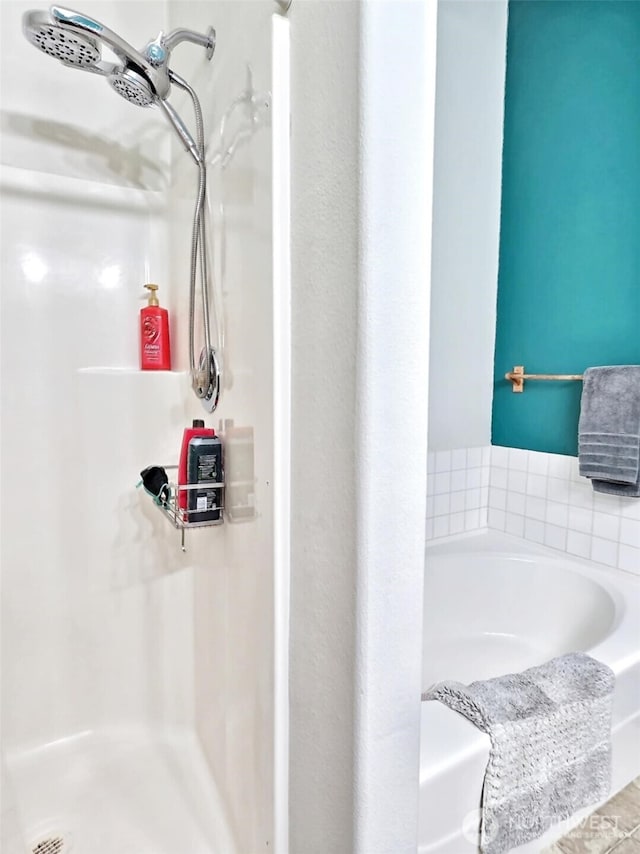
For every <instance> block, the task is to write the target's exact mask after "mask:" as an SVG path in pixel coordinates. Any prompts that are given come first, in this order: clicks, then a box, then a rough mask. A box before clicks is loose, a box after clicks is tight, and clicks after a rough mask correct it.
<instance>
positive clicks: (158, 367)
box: [140, 285, 171, 371]
mask: <svg viewBox="0 0 640 854" xmlns="http://www.w3.org/2000/svg"><path fill="white" fill-rule="evenodd" d="M145 288H147V290H148V291H149V304H148V305H146V306H145V307H144V308H141V309H140V368H141V370H143V371H170V370H171V343H170V341H169V312H168V311H167V309H166V308H161V307H160V303H159V302H158V297H157V296H156V291H157V290H158V286H157V285H145Z"/></svg>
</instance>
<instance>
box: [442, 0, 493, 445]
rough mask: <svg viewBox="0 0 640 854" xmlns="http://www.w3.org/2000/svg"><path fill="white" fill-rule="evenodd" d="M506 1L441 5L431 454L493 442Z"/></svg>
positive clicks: (460, 0)
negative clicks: (492, 418)
mask: <svg viewBox="0 0 640 854" xmlns="http://www.w3.org/2000/svg"><path fill="white" fill-rule="evenodd" d="M506 24H507V2H506V0H473V2H469V0H439V3H438V47H437V89H436V133H435V166H434V192H433V261H432V297H431V300H432V301H431V344H430V346H431V376H430V392H429V450H431V451H443V450H450V449H452V448H464V447H476V446H481V445H487V444H489V442H490V440H491V401H492V398H493V354H494V344H495V313H496V296H497V284H498V241H499V233H500V188H501V175H502V126H503V107H504V76H505V59H506Z"/></svg>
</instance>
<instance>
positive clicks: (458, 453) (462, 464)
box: [451, 448, 467, 471]
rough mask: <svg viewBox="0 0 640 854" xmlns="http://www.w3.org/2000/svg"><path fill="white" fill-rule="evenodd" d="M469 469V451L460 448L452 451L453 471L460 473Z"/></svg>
mask: <svg viewBox="0 0 640 854" xmlns="http://www.w3.org/2000/svg"><path fill="white" fill-rule="evenodd" d="M466 468H467V449H466V448H460V449H458V450H455V451H451V471H459V470H460V469H466Z"/></svg>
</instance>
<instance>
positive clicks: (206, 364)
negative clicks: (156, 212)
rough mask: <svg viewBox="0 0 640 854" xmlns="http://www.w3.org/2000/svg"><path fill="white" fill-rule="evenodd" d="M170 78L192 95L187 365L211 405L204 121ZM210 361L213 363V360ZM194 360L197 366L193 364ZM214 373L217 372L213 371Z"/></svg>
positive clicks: (213, 381) (198, 108) (195, 100)
mask: <svg viewBox="0 0 640 854" xmlns="http://www.w3.org/2000/svg"><path fill="white" fill-rule="evenodd" d="M169 77H170V78H171V81H172V82H173V83H175V84H176V85H177V86H178V87H180V88H181V89H184V91H185V92H187V93H188V94H189V96H190V98H191V101H192V103H193V111H194V114H195V121H196V145H197V147H198V152H199V154H200V157H199V162H198V194H197V197H196V204H195V209H194V215H193V227H192V232H191V264H190V282H189V369H190V372H191V381H192V386H193V390H194V392H195V394H196V396H197V397H199V398H200V399H203V398H206V397H207V396H209V398H210V397H211V396H214V398H215V399H214V402H213V408H214V409H215V405H216V403H217V394H218V389H217V386H218V377H217V364H216V362H215V352H214V351H213V348H212V347H211V325H210V318H209V311H210V309H209V270H208V261H207V244H206V240H207V227H206V193H207V167H206V161H205V146H204V121H203V117H202V107H201V105H200V101H199V99H198V96H197V95H196V93H195V91H194V90H193V89H192V88H191V86H190V85H189V84H188V83H187V82H186V80H183V78H181V77H180V76H179V75H178V74H176V73H175V72H174V71H169ZM198 265H199V266H200V281H201V291H202V319H203V333H204V334H203V337H204V350H203V354H202V355H201V357H200V359H198V360H196V354H195V302H196V285H197V270H198ZM212 362H213V363H212ZM196 363H197V367H196ZM214 373H215V374H216V375H214Z"/></svg>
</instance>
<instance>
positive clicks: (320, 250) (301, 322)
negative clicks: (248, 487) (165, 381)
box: [290, 0, 360, 854]
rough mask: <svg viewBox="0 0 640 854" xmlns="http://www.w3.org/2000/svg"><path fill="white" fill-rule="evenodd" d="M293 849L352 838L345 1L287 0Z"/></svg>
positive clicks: (351, 385)
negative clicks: (290, 90)
mask: <svg viewBox="0 0 640 854" xmlns="http://www.w3.org/2000/svg"><path fill="white" fill-rule="evenodd" d="M290 18H291V39H292V42H291V47H292V53H291V67H292V74H291V85H292V123H291V133H292V137H291V145H292V210H291V213H292V216H291V225H292V281H293V283H294V287H293V290H292V350H293V373H292V392H293V397H292V406H293V412H292V419H293V420H292V462H293V478H292V515H291V524H292V532H291V543H292V554H291V560H292V573H291V645H290V649H291V678H290V690H291V764H290V775H291V776H290V783H291V784H290V816H291V818H290V851H291V852H292V854H302V852H304V854H326V852H327V851H331V852H335V854H347V852H352V851H353V850H354V849H353V846H354V827H353V816H354V809H355V804H354V749H353V735H354V726H355V720H354V714H355V710H354V703H355V662H354V643H355V612H356V598H355V561H356V543H355V536H354V534H355V528H356V515H355V499H354V496H355V489H356V473H355V460H354V457H355V442H356V415H355V396H356V377H355V367H356V338H355V328H356V320H357V279H358V191H359V180H358V169H359V163H358V140H357V134H358V62H359V56H358V38H359V26H360V7H359V4H358V3H356V2H344V0H336V1H335V2H327V0H317V2H316V0H305V2H301V3H299V2H296V0H294V2H293V4H292V7H291V11H290Z"/></svg>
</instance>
